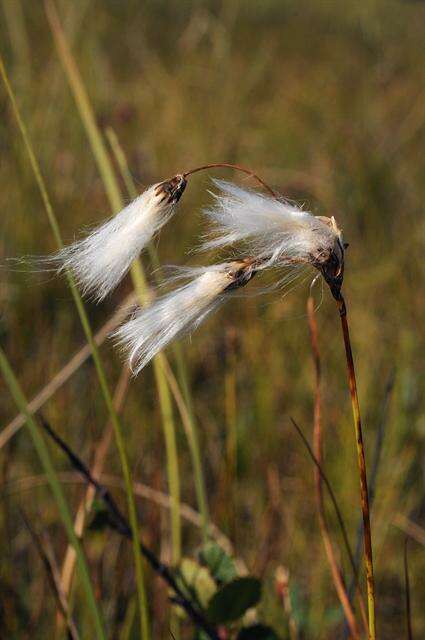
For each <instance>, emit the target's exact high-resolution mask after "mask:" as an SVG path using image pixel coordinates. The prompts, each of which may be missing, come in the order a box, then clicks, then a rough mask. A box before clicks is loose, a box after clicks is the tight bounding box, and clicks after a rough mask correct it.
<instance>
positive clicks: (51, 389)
mask: <svg viewBox="0 0 425 640" xmlns="http://www.w3.org/2000/svg"><path fill="white" fill-rule="evenodd" d="M133 301H134V294H133V293H131V294H130V295H129V296H127V297H126V298H125V299H124V301H123V302H122V304H121V305H120V306H119V308H118V309H117V311H115V313H114V314H112V316H111V317H110V318H109V320H107V322H105V324H104V325H103V326H102V327H101V328H100V329H99V331H97V332H96V333H95V334H94V341H95V343H96V345H97V346H98V347H99V346H100V345H101V344H102V343H103V342H105V340H106V338H107V337H108V335H109V334H110V333H111V331H113V330H114V329H115V328H116V327H118V325H119V324H120V323H121V322H122V320H124V318H125V317H126V316H127V315H128V307H129V305H130V304H131V302H133ZM91 354H92V352H91V348H90V345H89V344H88V343H86V344H85V345H84V346H83V347H82V348H81V349H79V351H77V353H76V354H75V355H74V356H72V358H71V359H70V360H68V362H67V363H66V365H64V366H63V367H62V369H60V371H58V373H56V374H55V375H54V376H53V378H51V380H49V382H48V383H47V384H46V385H44V387H43V388H42V389H41V390H40V391H39V392H38V393H37V394H36V395H35V396H34V397H33V398H32V399H31V400H30V401H29V403H28V407H27V408H28V411H29V412H30V413H31V414H32V415H33V414H34V413H36V412H37V411H38V410H39V409H41V407H42V406H43V405H44V404H45V403H46V402H47V401H48V400H50V398H52V396H54V394H55V393H56V392H57V391H58V390H59V389H60V388H61V387H62V386H63V385H64V384H65V383H66V382H67V381H68V380H69V378H70V377H71V376H72V375H74V373H76V371H78V369H79V368H80V367H81V365H83V364H84V362H86V360H88V358H90V357H91ZM24 424H25V416H24V415H23V414H22V413H18V415H17V416H15V417H14V418H13V420H11V421H10V422H9V423H8V424H7V425H6V426H5V427H4V428H3V429H2V431H1V432H0V449H2V448H3V447H4V446H6V444H7V443H8V442H9V440H10V439H11V438H12V437H13V436H14V435H15V434H16V433H17V432H18V431H19V429H20V428H21V427H22V426H23V425H24Z"/></svg>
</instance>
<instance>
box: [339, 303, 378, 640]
mask: <svg viewBox="0 0 425 640" xmlns="http://www.w3.org/2000/svg"><path fill="white" fill-rule="evenodd" d="M337 304H338V309H339V315H340V319H341V328H342V334H343V338H344V347H345V356H346V361H347V372H348V385H349V389H350V396H351V407H352V412H353V422H354V431H355V436H356V448H357V464H358V469H359V478H360V502H361V509H362V516H363V536H364V561H365V570H366V585H367V605H368V619H369V637H370V640H375V638H376V623H375V580H374V576H373V552H372V532H371V527H370V509H369V496H368V489H367V472H366V459H365V451H364V445H363V433H362V422H361V416H360V405H359V398H358V394H357V381H356V372H355V368H354V359H353V352H352V349H351V341H350V331H349V327H348V319H347V307H346V304H345V301H344V298H343V297H342V296H341V297H340V299H339V300H338V303H337Z"/></svg>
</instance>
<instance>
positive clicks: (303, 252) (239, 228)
mask: <svg viewBox="0 0 425 640" xmlns="http://www.w3.org/2000/svg"><path fill="white" fill-rule="evenodd" d="M214 183H215V185H216V186H217V187H218V188H219V189H220V193H219V194H213V195H214V198H215V202H214V203H213V206H211V207H209V208H208V209H206V210H205V214H206V215H207V217H208V219H209V221H210V222H212V223H213V225H214V227H215V228H214V231H213V234H212V237H209V238H208V239H206V240H205V241H204V243H203V245H202V249H214V248H220V247H221V248H222V247H233V248H234V247H235V246H236V247H238V245H240V246H241V249H242V252H243V254H244V255H246V254H247V253H248V254H249V255H252V256H255V258H256V259H257V260H258V261H260V262H261V263H263V266H264V267H265V266H279V267H286V266H291V265H297V264H299V265H306V264H311V265H313V266H314V267H316V268H317V269H319V270H320V271H321V273H322V274H323V276H324V277H325V279H326V281H327V282H328V284H329V286H330V288H331V291H332V293H333V295H334V296H335V297H338V295H339V290H340V288H341V285H342V278H343V272H344V244H343V241H342V235H341V231H340V230H339V229H338V226H337V224H336V222H335V219H334V218H325V217H322V216H314V215H312V214H311V213H309V212H308V211H304V210H303V209H301V208H300V207H298V206H296V205H294V204H292V203H290V202H288V201H286V200H284V199H275V198H271V197H269V196H266V195H263V194H260V193H257V192H256V191H251V190H247V189H242V188H240V187H238V186H236V185H234V184H231V183H229V182H224V181H221V180H215V181H214Z"/></svg>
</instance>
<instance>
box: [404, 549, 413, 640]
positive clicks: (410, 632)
mask: <svg viewBox="0 0 425 640" xmlns="http://www.w3.org/2000/svg"><path fill="white" fill-rule="evenodd" d="M407 544H408V538H407V537H406V538H405V540H404V554H403V564H404V591H405V598H406V633H407V640H413V628H412V610H411V605H410V579H409V563H408V560H407Z"/></svg>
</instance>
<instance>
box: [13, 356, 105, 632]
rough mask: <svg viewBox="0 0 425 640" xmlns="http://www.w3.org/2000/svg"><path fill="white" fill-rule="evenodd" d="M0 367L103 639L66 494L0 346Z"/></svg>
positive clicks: (100, 620) (84, 561) (99, 617)
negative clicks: (45, 482) (62, 525)
mask: <svg viewBox="0 0 425 640" xmlns="http://www.w3.org/2000/svg"><path fill="white" fill-rule="evenodd" d="M0 369H1V371H2V374H3V377H4V379H5V381H6V384H7V385H8V387H9V390H10V393H11V394H12V397H13V399H14V401H15V403H16V405H17V407H18V409H19V410H20V411H21V413H23V414H24V415H25V417H26V424H27V426H28V430H29V432H30V436H31V438H32V441H33V443H34V447H35V449H36V451H37V454H38V457H39V458H40V461H41V464H42V467H43V469H44V472H45V474H46V476H47V480H48V482H49V485H50V488H51V490H52V493H53V495H54V498H55V500H56V504H57V506H58V510H59V513H60V516H61V519H62V522H63V524H64V527H65V530H66V533H67V536H68V539H69V541H70V543H71V544H72V546H73V548H74V549H75V553H76V556H77V563H78V569H79V572H80V577H81V582H82V586H83V589H84V593H85V595H86V598H87V607H88V609H89V610H90V613H91V616H92V619H93V624H94V627H95V630H96V636H97V637H98V638H100V639H101V640H106V635H105V632H104V629H103V622H102V619H101V614H100V612H99V609H98V606H97V603H96V598H95V595H94V591H93V587H92V584H91V580H90V575H89V572H88V568H87V564H86V560H85V557H84V553H83V550H82V548H81V545H80V542H79V540H78V538H77V536H76V535H75V531H74V527H73V523H72V518H71V514H70V511H69V508H68V504H67V502H66V498H65V495H64V493H63V491H62V487H61V484H60V482H59V480H58V477H57V474H56V471H55V469H54V467H53V464H52V461H51V458H50V454H49V450H48V448H47V446H46V443H45V442H44V440H43V437H42V436H41V434H40V432H39V428H38V426H37V424H36V422H35V419H34V418H33V416H32V415H31V414H30V413H29V412H28V409H27V400H26V398H25V396H24V393H23V391H22V389H21V387H20V385H19V382H18V380H17V378H16V376H15V374H14V373H13V370H12V367H11V366H10V364H9V361H8V359H7V357H6V355H5V353H4V351H3V350H2V348H1V347H0Z"/></svg>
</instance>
